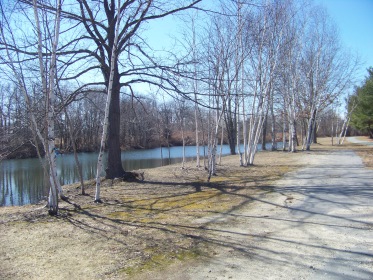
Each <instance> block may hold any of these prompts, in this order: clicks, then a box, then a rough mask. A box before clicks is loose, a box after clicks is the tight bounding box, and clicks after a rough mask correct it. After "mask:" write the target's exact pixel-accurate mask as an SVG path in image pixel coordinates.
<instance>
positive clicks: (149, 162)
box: [0, 145, 230, 206]
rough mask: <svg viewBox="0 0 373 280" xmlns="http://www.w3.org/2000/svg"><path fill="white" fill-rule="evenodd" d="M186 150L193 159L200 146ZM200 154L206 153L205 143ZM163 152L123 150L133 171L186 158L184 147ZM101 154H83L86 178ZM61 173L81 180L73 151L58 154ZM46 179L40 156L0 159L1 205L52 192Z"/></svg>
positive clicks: (65, 180)
mask: <svg viewBox="0 0 373 280" xmlns="http://www.w3.org/2000/svg"><path fill="white" fill-rule="evenodd" d="M218 151H220V148H219V149H218ZM206 153H207V149H206ZM229 153H230V150H229V146H228V145H223V152H222V154H224V155H227V154H229ZM185 154H186V157H187V158H188V159H189V160H191V159H193V157H195V154H196V147H195V146H188V147H185ZM200 154H201V155H203V154H204V151H203V147H201V151H200ZM162 156H163V162H162V160H161V148H157V149H150V150H134V151H126V152H122V164H123V167H124V170H126V171H131V170H137V169H143V168H154V167H158V166H162V165H167V164H174V163H179V162H181V161H182V147H172V148H170V149H168V148H162ZM97 157H98V154H97V153H80V154H79V161H80V163H81V164H82V169H83V177H84V180H87V179H92V178H94V177H95V176H96V168H97ZM57 173H58V178H59V179H60V182H61V185H66V184H71V183H75V182H78V181H79V175H78V172H77V169H76V167H75V160H74V155H73V154H66V155H59V156H57ZM102 175H103V176H104V173H103V174H102ZM44 181H45V180H44V175H43V169H42V167H41V164H40V160H39V159H37V158H31V159H14V160H3V161H0V206H11V205H24V204H32V203H37V202H38V201H40V200H41V199H43V198H45V196H46V195H47V194H48V190H47V189H46V187H45V185H44Z"/></svg>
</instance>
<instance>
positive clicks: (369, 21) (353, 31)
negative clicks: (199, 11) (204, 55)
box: [147, 0, 373, 85]
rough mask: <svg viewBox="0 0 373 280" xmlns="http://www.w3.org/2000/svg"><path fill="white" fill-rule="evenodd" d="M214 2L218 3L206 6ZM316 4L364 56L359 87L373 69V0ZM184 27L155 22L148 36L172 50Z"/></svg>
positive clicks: (349, 45)
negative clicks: (174, 37)
mask: <svg viewBox="0 0 373 280" xmlns="http://www.w3.org/2000/svg"><path fill="white" fill-rule="evenodd" d="M205 1H206V0H205ZM210 1H217V0H207V1H206V2H205V3H211V2H210ZM313 3H314V4H316V5H318V4H320V5H322V6H324V7H325V8H326V9H327V12H328V14H329V15H330V17H331V19H332V20H333V21H334V22H335V24H336V25H337V26H338V29H339V35H340V39H341V43H342V45H343V47H345V48H346V49H348V50H349V51H351V53H352V54H355V55H356V54H357V55H359V56H360V59H361V66H360V67H359V69H358V71H357V73H356V80H357V84H358V85H359V84H360V83H361V82H362V81H363V80H364V78H365V77H366V76H367V71H366V69H367V68H368V67H370V66H371V67H373V0H313ZM180 25H181V23H180V22H179V21H178V20H177V19H176V18H173V17H168V18H166V19H163V20H159V21H155V22H152V27H151V28H150V32H149V33H147V37H148V38H149V39H150V41H151V42H152V43H151V44H152V46H153V47H155V48H159V49H162V46H163V47H166V46H167V47H169V45H170V44H172V42H173V40H170V36H171V37H172V35H173V36H175V34H178V32H179V31H180ZM167 47H166V48H167Z"/></svg>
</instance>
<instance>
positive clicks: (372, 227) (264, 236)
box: [0, 140, 373, 279]
mask: <svg viewBox="0 0 373 280" xmlns="http://www.w3.org/2000/svg"><path fill="white" fill-rule="evenodd" d="M327 143H329V140H324V141H322V142H321V144H318V145H315V146H313V147H312V151H311V152H299V153H296V154H289V153H282V152H276V153H271V152H263V153H259V154H258V158H257V160H256V165H255V166H252V167H250V168H242V167H238V166H237V158H236V157H227V158H224V159H223V161H222V164H221V165H219V169H218V176H216V177H214V178H213V180H212V182H211V183H210V184H207V183H206V182H205V171H203V170H201V169H196V168H195V167H193V166H192V165H190V164H189V165H188V166H187V168H185V169H180V167H179V166H168V167H162V168H159V169H153V170H146V171H145V178H146V179H145V181H144V182H134V183H127V182H105V184H107V185H106V186H104V188H103V190H102V198H103V200H104V203H103V204H100V205H98V204H94V203H93V202H92V201H93V195H94V191H93V188H92V187H89V188H88V190H87V192H88V196H81V195H79V194H77V190H76V189H75V186H71V187H70V188H69V189H68V190H67V194H68V196H69V197H70V202H69V203H61V211H60V215H59V216H58V217H49V216H48V215H47V214H46V210H45V209H43V208H41V205H38V206H35V205H31V206H24V207H2V208H0V232H1V234H0V244H1V247H0V279H373V203H372V198H373V185H372V184H373V183H372V182H373V180H372V179H373V170H372V169H369V168H366V167H365V166H364V164H365V165H366V166H368V167H372V164H371V162H372V161H371V158H372V156H371V155H372V148H371V147H363V146H351V145H350V146H349V144H346V145H345V146H344V147H338V146H333V147H331V146H329V145H328V144H327ZM350 149H354V150H357V151H358V153H359V155H360V157H359V156H357V154H356V153H355V152H353V151H352V150H350ZM362 159H363V160H364V161H362ZM363 162H364V164H363ZM285 173H286V175H285V176H283V175H284V174H285ZM105 184H104V185H105Z"/></svg>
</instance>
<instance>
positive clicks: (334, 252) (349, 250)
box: [153, 151, 373, 280]
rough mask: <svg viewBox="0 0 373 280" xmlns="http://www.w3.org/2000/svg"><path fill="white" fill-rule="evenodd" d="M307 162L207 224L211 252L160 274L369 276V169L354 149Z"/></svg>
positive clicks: (372, 261)
mask: <svg viewBox="0 0 373 280" xmlns="http://www.w3.org/2000/svg"><path fill="white" fill-rule="evenodd" d="M306 160H307V164H308V167H307V168H304V169H301V170H298V171H296V172H292V173H289V174H288V175H287V176H285V178H284V179H282V180H280V181H278V182H277V184H276V188H275V192H273V193H272V194H270V195H267V196H265V197H264V198H257V200H256V202H255V203H254V204H251V205H250V206H249V207H246V208H244V209H240V210H238V211H236V212H234V213H230V214H229V216H227V217H216V218H217V219H216V221H218V222H217V223H211V224H209V225H208V228H207V230H209V231H210V235H209V236H208V237H206V240H208V241H209V242H210V243H211V244H214V245H215V246H216V247H215V248H216V249H215V257H213V258H212V259H208V260H207V261H206V262H200V263H198V264H192V265H184V266H179V267H176V268H175V267H174V268H173V270H172V271H164V272H163V273H162V278H160V279H193V280H195V279H245V280H247V279H255V280H259V279H266V280H267V279H286V280H288V279H297V280H298V279H349V280H351V279H373V170H368V169H365V168H364V166H363V164H362V162H361V159H360V158H359V157H358V156H357V155H356V154H355V153H353V152H352V151H342V152H341V151H338V152H320V153H313V154H307V159H306ZM224 219H225V220H224ZM153 276H154V275H153ZM154 279H157V278H156V277H154Z"/></svg>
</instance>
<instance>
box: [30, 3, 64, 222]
mask: <svg viewBox="0 0 373 280" xmlns="http://www.w3.org/2000/svg"><path fill="white" fill-rule="evenodd" d="M56 4H57V7H56V18H55V27H54V34H53V35H54V36H53V40H52V56H51V61H50V66H49V67H50V68H49V74H48V78H49V86H47V77H46V71H45V69H44V63H43V55H42V49H43V42H42V38H41V36H42V35H41V34H42V33H41V28H40V22H39V15H38V9H37V2H36V0H33V9H34V16H35V23H36V28H37V35H38V58H39V67H40V74H41V79H42V86H43V92H44V94H45V96H46V98H47V130H48V131H47V143H48V144H47V147H46V150H45V151H46V156H47V159H48V163H49V181H50V192H49V200H48V203H49V213H50V214H51V215H56V214H57V213H58V192H59V193H60V196H61V198H63V199H65V197H64V195H63V192H62V188H61V185H60V183H59V180H58V179H57V166H56V153H55V136H54V117H55V113H54V103H55V93H54V86H55V74H56V73H55V70H56V51H57V46H58V39H59V33H60V13H61V1H60V0H57V3H56Z"/></svg>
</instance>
